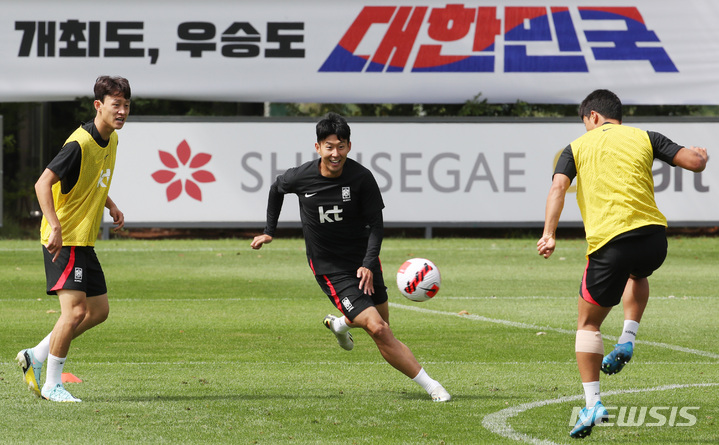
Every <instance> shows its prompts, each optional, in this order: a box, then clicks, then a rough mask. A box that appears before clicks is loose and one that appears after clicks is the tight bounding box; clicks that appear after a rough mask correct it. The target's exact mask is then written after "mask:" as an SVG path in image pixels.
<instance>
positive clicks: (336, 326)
mask: <svg viewBox="0 0 719 445" xmlns="http://www.w3.org/2000/svg"><path fill="white" fill-rule="evenodd" d="M332 330H333V331H335V332H336V333H338V334H344V333H345V332H347V331H349V330H350V327H349V326H347V319H346V318H345V317H336V318H335V319H334V321H333V322H332Z"/></svg>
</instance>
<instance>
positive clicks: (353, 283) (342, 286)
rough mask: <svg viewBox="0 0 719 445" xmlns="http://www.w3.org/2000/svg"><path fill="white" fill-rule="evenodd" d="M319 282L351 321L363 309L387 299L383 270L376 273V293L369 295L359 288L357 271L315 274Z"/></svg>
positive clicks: (333, 302)
mask: <svg viewBox="0 0 719 445" xmlns="http://www.w3.org/2000/svg"><path fill="white" fill-rule="evenodd" d="M315 279H316V280H317V283H318V284H319V285H320V287H321V288H322V290H323V291H324V293H325V294H327V296H328V297H329V299H330V301H331V302H332V304H333V305H334V306H335V307H336V308H337V309H339V311H340V312H342V314H344V316H345V317H347V318H348V319H349V320H350V321H352V320H354V318H355V317H356V316H357V315H359V314H360V312H362V311H363V310H365V309H367V308H369V307H374V306H377V305H378V304H382V303H384V302H386V301H387V286H385V285H384V278H383V277H382V272H378V273H374V279H373V281H374V294H372V295H367V294H365V293H364V291H362V290H361V289H360V288H359V283H360V280H359V278H357V272H339V273H333V274H329V275H315Z"/></svg>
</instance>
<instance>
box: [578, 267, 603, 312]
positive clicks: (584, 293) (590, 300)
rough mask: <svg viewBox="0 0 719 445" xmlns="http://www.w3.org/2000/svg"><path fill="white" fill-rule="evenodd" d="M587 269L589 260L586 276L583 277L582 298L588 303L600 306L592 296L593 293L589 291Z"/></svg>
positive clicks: (585, 271) (585, 269) (585, 270)
mask: <svg viewBox="0 0 719 445" xmlns="http://www.w3.org/2000/svg"><path fill="white" fill-rule="evenodd" d="M587 269H589V261H587V267H585V268H584V276H583V277H582V298H583V299H584V301H586V302H587V303H592V304H595V305H597V306H599V303H597V302H596V301H594V298H592V295H591V294H590V293H589V289H587Z"/></svg>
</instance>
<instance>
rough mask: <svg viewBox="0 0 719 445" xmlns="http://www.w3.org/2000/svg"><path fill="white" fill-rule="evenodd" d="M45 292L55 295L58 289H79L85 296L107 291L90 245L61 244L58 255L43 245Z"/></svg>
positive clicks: (100, 268)
mask: <svg viewBox="0 0 719 445" xmlns="http://www.w3.org/2000/svg"><path fill="white" fill-rule="evenodd" d="M42 252H43V255H44V257H45V277H46V279H47V294H48V295H56V294H57V291H58V290H60V289H67V290H79V291H82V292H85V296H87V297H96V296H98V295H104V294H106V293H107V286H106V284H105V274H104V273H103V272H102V267H101V266H100V261H98V259H97V255H95V248H94V247H92V246H63V247H62V249H61V250H60V255H59V256H58V257H57V260H55V262H54V263H53V262H52V257H53V255H51V254H50V252H48V251H47V248H45V246H43V248H42Z"/></svg>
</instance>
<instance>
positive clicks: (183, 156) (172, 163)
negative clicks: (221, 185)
mask: <svg viewBox="0 0 719 445" xmlns="http://www.w3.org/2000/svg"><path fill="white" fill-rule="evenodd" d="M158 151H159V153H160V161H162V163H163V164H164V165H165V167H167V168H169V169H172V170H158V171H156V172H155V173H153V174H152V179H154V180H155V181H157V182H159V183H160V184H167V183H168V182H169V183H170V185H168V186H167V202H170V201H172V200H174V199H177V198H178V197H179V196H180V195H181V194H182V180H183V179H185V191H186V192H187V194H188V195H190V197H191V198H193V199H196V200H198V201H202V190H200V186H199V185H197V182H200V183H206V182H215V175H213V174H212V173H210V172H209V171H207V170H197V169H198V168H200V167H202V166H204V165H205V164H207V163H208V162H210V159H212V155H210V154H207V153H197V154H196V155H195V156H194V157H193V156H192V150H191V149H190V145H189V144H188V143H187V141H186V140H183V141H182V142H180V145H178V146H177V158H175V156H173V155H172V153H168V152H166V151H162V150H158ZM191 157H192V160H190V158H191ZM188 161H189V165H188ZM181 165H182V166H187V167H189V169H190V170H192V173H191V174H190V176H191V177H192V179H189V178H183V177H178V178H177V179H175V176H178V174H180V172H178V171H173V170H177V169H179V168H180V166H181ZM180 176H182V175H180ZM173 179H175V180H174V181H173ZM193 179H194V181H193ZM171 181H172V182H171ZM195 181H197V182H195Z"/></svg>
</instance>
